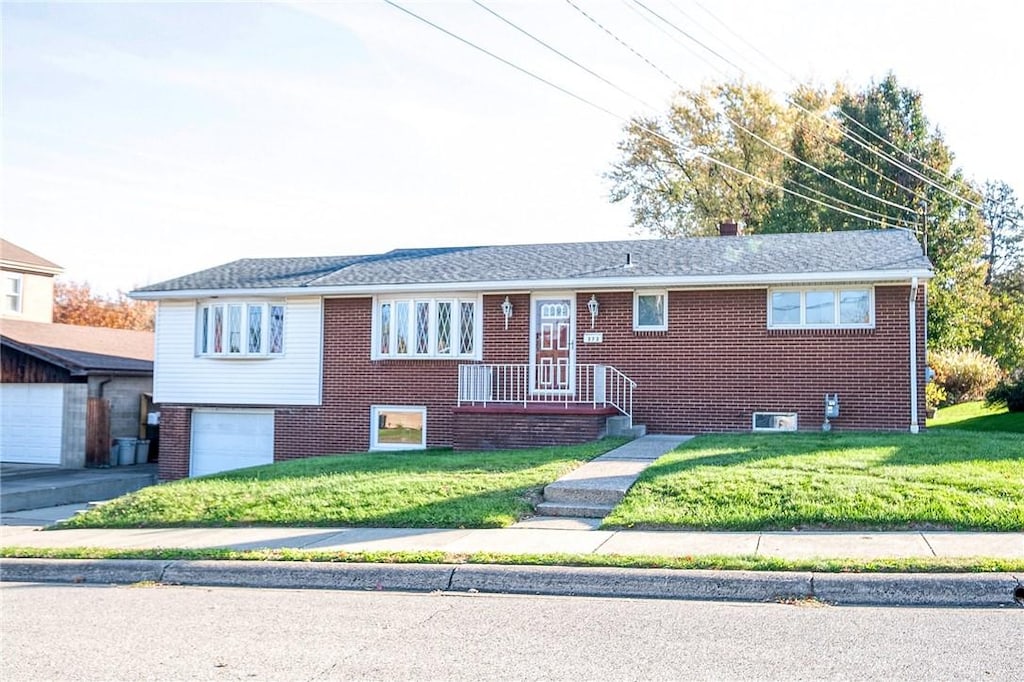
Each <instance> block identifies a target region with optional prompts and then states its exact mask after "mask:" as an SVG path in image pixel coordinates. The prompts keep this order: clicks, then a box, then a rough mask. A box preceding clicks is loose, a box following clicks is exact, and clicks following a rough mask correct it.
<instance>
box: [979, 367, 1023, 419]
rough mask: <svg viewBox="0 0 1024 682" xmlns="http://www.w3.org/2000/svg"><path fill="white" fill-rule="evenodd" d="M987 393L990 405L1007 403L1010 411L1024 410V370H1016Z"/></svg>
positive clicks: (987, 401)
mask: <svg viewBox="0 0 1024 682" xmlns="http://www.w3.org/2000/svg"><path fill="white" fill-rule="evenodd" d="M1014 374H1015V376H1009V377H1007V378H1005V379H1003V380H1002V381H1000V382H999V383H998V384H996V385H995V387H994V388H993V389H992V390H990V391H989V392H988V393H986V394H985V402H986V403H987V404H988V405H1006V409H1008V410H1009V411H1010V412H1024V370H1017V371H1016V372H1014Z"/></svg>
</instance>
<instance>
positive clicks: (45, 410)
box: [0, 384, 64, 465]
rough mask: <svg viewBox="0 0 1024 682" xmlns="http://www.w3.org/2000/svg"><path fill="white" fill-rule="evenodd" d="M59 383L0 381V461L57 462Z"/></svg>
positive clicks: (61, 415) (60, 414) (61, 416)
mask: <svg viewBox="0 0 1024 682" xmlns="http://www.w3.org/2000/svg"><path fill="white" fill-rule="evenodd" d="M63 425H64V386H63V384H0V461H4V462H12V463H18V464H58V465H59V464H60V461H61V445H62V443H61V441H62V433H63Z"/></svg>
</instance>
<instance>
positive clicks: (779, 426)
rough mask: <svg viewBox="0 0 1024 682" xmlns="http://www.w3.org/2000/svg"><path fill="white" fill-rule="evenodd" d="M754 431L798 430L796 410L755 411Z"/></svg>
mask: <svg viewBox="0 0 1024 682" xmlns="http://www.w3.org/2000/svg"><path fill="white" fill-rule="evenodd" d="M753 428H754V431H796V428H797V423H796V412H755V413H754V422H753Z"/></svg>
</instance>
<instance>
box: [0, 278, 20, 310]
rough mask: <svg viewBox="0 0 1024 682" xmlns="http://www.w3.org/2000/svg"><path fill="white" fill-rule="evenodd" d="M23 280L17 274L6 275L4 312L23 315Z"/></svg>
mask: <svg viewBox="0 0 1024 682" xmlns="http://www.w3.org/2000/svg"><path fill="white" fill-rule="evenodd" d="M22 285H23V280H22V279H21V275H20V274H19V273H16V272H5V273H4V312H5V313H21V299H22Z"/></svg>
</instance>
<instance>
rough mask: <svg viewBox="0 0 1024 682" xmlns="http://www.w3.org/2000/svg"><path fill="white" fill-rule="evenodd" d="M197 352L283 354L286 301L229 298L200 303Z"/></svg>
mask: <svg viewBox="0 0 1024 682" xmlns="http://www.w3.org/2000/svg"><path fill="white" fill-rule="evenodd" d="M198 316H199V319H198V322H197V324H196V353H197V354H198V355H203V356H210V357H222V358H246V357H249V358H251V357H270V356H274V355H281V354H283V353H284V304H283V303H271V302H261V303H257V302H249V301H226V302H223V303H221V302H217V303H204V304H202V305H200V306H199V311H198Z"/></svg>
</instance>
